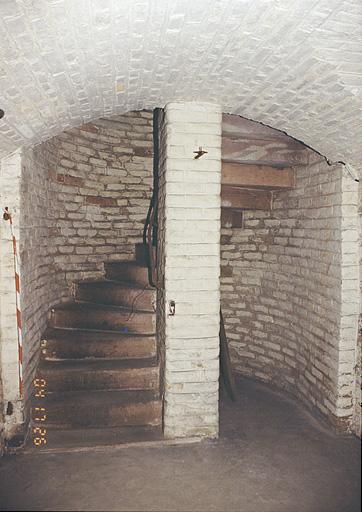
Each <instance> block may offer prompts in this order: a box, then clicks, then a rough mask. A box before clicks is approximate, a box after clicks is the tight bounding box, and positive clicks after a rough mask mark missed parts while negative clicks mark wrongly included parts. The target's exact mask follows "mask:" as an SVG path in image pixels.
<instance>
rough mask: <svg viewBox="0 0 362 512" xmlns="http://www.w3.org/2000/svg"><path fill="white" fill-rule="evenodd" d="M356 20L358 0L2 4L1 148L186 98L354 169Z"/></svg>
mask: <svg viewBox="0 0 362 512" xmlns="http://www.w3.org/2000/svg"><path fill="white" fill-rule="evenodd" d="M360 16H361V1H360V0H333V1H331V0H323V1H319V2H316V1H315V0H275V1H270V0H247V1H246V0H242V1H241V0H197V1H195V0H183V1H182V2H181V1H177V2H176V1H174V2H168V1H167V0H162V1H155V0H147V1H144V2H135V1H114V2H109V1H104V0H82V1H74V0H49V1H40V0H39V1H24V0H12V1H10V0H9V1H2V2H0V19H1V20H2V27H1V34H0V38H1V39H0V48H1V60H2V63H3V64H2V67H1V73H2V74H1V102H2V103H1V105H0V107H1V108H4V110H5V112H6V115H5V118H4V120H3V121H0V148H1V149H3V150H4V151H8V150H12V148H16V147H19V146H22V145H25V144H26V145H33V144H34V143H38V142H41V141H44V140H45V139H47V138H49V137H53V136H55V135H57V134H58V133H60V132H62V131H64V130H66V129H69V128H71V127H73V126H79V125H80V124H82V123H84V122H88V121H91V120H92V119H98V118H99V117H109V116H111V115H113V114H120V113H123V112H127V111H130V110H135V109H141V108H154V107H155V106H159V107H163V106H164V105H165V104H166V103H168V102H170V101H178V100H179V99H181V98H182V99H185V98H188V99H189V100H200V99H201V100H205V99H207V101H212V102H216V103H219V104H221V105H222V107H223V111H224V112H232V113H235V114H239V113H241V114H242V115H245V116H246V117H249V118H251V119H255V120H257V121H262V122H263V123H266V124H269V125H271V126H274V127H276V128H279V129H281V130H285V131H287V132H288V133H289V134H290V135H292V136H294V137H296V138H298V139H300V140H303V141H305V142H306V143H307V144H309V145H310V146H311V147H314V148H316V149H317V150H318V151H320V152H321V153H322V154H325V155H328V157H329V158H331V159H332V160H343V161H348V162H353V161H354V162H355V164H358V163H359V162H360V155H361V153H360V146H361V143H360V141H361V139H362V124H361V122H360V119H361V103H360V98H361V96H360V94H361V73H362V70H361V66H360V61H361V57H360V53H361V40H360V23H361V21H360ZM80 20H81V21H80ZM351 134H353V136H351Z"/></svg>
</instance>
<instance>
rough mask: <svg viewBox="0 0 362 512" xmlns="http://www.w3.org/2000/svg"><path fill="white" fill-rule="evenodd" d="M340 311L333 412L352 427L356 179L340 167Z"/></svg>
mask: <svg viewBox="0 0 362 512" xmlns="http://www.w3.org/2000/svg"><path fill="white" fill-rule="evenodd" d="M341 190H342V204H341V252H342V261H341V277H342V281H341V302H342V304H341V314H340V322H341V323H340V343H339V354H338V396H337V405H336V416H337V417H338V419H339V418H341V420H342V421H343V420H344V421H345V422H346V429H350V430H353V429H354V423H358V419H357V418H354V414H355V403H356V402H357V401H358V400H359V401H360V391H359V392H358V387H359V386H358V383H360V376H359V375H358V374H357V371H358V368H359V361H358V356H359V350H358V342H357V339H358V317H359V312H360V301H361V296H360V276H359V270H360V269H359V245H360V239H359V225H358V220H359V219H358V183H356V182H355V181H354V180H353V179H351V176H350V175H349V174H348V173H347V172H345V171H342V176H341Z"/></svg>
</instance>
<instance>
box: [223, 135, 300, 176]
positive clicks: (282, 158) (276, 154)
mask: <svg viewBox="0 0 362 512" xmlns="http://www.w3.org/2000/svg"><path fill="white" fill-rule="evenodd" d="M221 155H222V159H223V160H224V161H226V162H232V163H246V164H258V165H270V166H274V167H280V168H283V167H291V166H292V165H302V164H304V163H306V161H307V160H306V158H307V153H306V150H305V146H303V145H302V144H300V143H299V142H297V141H294V140H293V139H290V138H289V137H285V138H274V139H270V140H269V139H268V140H267V139H250V138H233V137H228V136H225V135H223V137H222V142H221Z"/></svg>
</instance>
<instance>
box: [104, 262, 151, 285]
mask: <svg viewBox="0 0 362 512" xmlns="http://www.w3.org/2000/svg"><path fill="white" fill-rule="evenodd" d="M105 270H106V278H107V279H114V280H116V281H117V280H118V281H124V282H126V283H134V284H137V285H139V286H148V285H149V278H148V268H147V267H137V266H134V265H126V264H123V265H119V266H112V265H109V266H106V267H105Z"/></svg>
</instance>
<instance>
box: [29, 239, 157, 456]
mask: <svg viewBox="0 0 362 512" xmlns="http://www.w3.org/2000/svg"><path fill="white" fill-rule="evenodd" d="M148 283H149V279H148V267H147V265H146V262H145V257H144V251H143V250H142V247H141V248H137V251H136V261H134V262H115V263H107V264H105V279H104V280H98V281H80V282H76V283H74V301H73V302H71V303H67V304H62V305H59V306H57V307H54V308H53V309H52V310H51V312H50V314H49V327H48V329H47V331H46V333H45V335H44V337H43V338H44V339H43V341H42V354H41V359H40V363H39V366H38V369H37V375H36V379H35V381H34V397H33V401H32V410H31V434H32V439H31V442H32V445H33V447H35V446H37V448H38V449H42V450H51V449H58V448H62V449H64V448H68V447H69V448H72V447H86V446H97V445H107V444H110V445H113V444H121V443H127V442H134V441H149V440H155V439H161V438H162V427H161V423H162V402H161V398H160V375H159V365H158V361H157V347H156V334H155V327H156V314H155V302H156V291H155V290H154V289H153V288H151V287H150V286H149V284H148Z"/></svg>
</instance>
